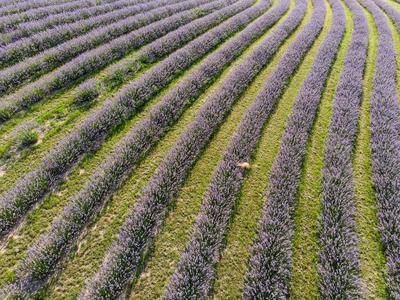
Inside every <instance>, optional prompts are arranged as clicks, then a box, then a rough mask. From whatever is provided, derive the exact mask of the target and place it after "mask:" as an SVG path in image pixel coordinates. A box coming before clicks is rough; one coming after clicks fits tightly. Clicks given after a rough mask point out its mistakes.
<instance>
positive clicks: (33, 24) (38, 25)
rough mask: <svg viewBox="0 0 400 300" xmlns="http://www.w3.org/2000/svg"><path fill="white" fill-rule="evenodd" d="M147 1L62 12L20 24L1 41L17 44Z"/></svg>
mask: <svg viewBox="0 0 400 300" xmlns="http://www.w3.org/2000/svg"><path fill="white" fill-rule="evenodd" d="M143 1H145V0H138V1H133V0H119V1H115V2H113V3H104V4H102V5H98V6H94V7H88V8H86V7H85V8H82V9H78V10H76V11H72V12H62V13H59V14H55V15H50V16H47V17H46V18H43V19H41V20H33V21H28V22H24V23H20V24H18V25H17V26H16V27H15V29H14V30H11V31H8V32H6V33H3V34H1V35H0V41H1V42H2V43H4V44H8V43H11V42H15V41H17V40H19V39H21V38H24V37H29V36H31V35H33V34H35V33H37V32H40V31H44V30H48V29H50V28H54V27H55V26H58V25H62V24H67V23H74V22H77V21H79V20H82V19H86V18H90V17H93V16H98V15H103V14H106V13H109V12H112V11H113V10H117V9H118V10H119V9H122V8H124V7H128V6H133V5H137V4H139V3H141V2H143Z"/></svg>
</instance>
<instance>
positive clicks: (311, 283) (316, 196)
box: [291, 4, 353, 299]
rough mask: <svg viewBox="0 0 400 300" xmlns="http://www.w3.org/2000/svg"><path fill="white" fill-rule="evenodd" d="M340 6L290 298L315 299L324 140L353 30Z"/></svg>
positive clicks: (309, 162)
mask: <svg viewBox="0 0 400 300" xmlns="http://www.w3.org/2000/svg"><path fill="white" fill-rule="evenodd" d="M343 6H344V8H345V14H346V31H345V33H344V37H343V40H342V41H341V44H340V48H339V51H338V53H337V56H336V60H335V62H334V64H333V66H332V69H331V73H330V75H329V78H328V80H327V83H326V87H325V89H324V92H323V94H322V98H321V103H320V105H319V108H318V111H317V115H316V118H315V122H314V125H313V127H312V130H311V133H310V138H309V140H308V145H307V152H306V156H305V160H304V165H303V172H302V176H301V180H300V185H299V193H298V202H297V207H296V210H295V214H294V222H295V233H294V238H293V269H292V272H293V273H292V283H291V295H292V297H293V299H316V298H318V273H317V265H318V251H319V248H318V230H319V216H320V213H321V193H322V168H323V165H324V149H325V140H326V137H327V135H328V128H329V124H330V120H331V115H332V104H333V97H334V94H335V90H336V86H337V84H338V82H339V79H340V74H341V72H342V69H343V65H344V59H345V56H346V54H347V49H348V46H349V44H350V42H351V38H352V32H353V20H352V14H351V12H350V10H349V9H348V8H347V6H346V5H345V4H343Z"/></svg>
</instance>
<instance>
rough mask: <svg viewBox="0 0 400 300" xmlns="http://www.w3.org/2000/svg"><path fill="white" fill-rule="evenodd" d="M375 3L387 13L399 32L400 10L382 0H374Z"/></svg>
mask: <svg viewBox="0 0 400 300" xmlns="http://www.w3.org/2000/svg"><path fill="white" fill-rule="evenodd" d="M375 3H376V4H378V6H379V7H380V8H382V9H383V10H384V11H385V12H386V13H387V14H388V15H389V17H390V18H391V19H392V21H393V23H394V24H395V26H396V28H397V31H398V32H399V33H400V11H398V10H397V9H395V8H394V7H393V6H392V5H390V4H389V3H387V2H386V1H383V0H375Z"/></svg>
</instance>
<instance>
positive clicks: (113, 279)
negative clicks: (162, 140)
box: [81, 1, 307, 299]
mask: <svg viewBox="0 0 400 300" xmlns="http://www.w3.org/2000/svg"><path fill="white" fill-rule="evenodd" d="M305 2H306V1H304V2H302V1H299V2H297V5H296V7H295V8H294V10H293V11H292V12H291V14H290V16H289V17H288V18H287V19H285V20H284V21H283V22H282V23H280V24H279V25H278V26H277V28H276V29H274V30H273V31H272V32H271V33H270V34H269V35H268V37H267V38H266V39H265V40H264V41H263V42H262V43H261V44H260V45H259V46H257V48H256V49H255V50H254V51H253V53H251V55H250V56H249V57H248V58H247V59H246V60H245V61H244V62H242V63H241V64H240V65H238V66H237V67H236V68H235V69H234V71H233V72H232V73H230V74H229V75H228V77H227V78H226V80H224V81H223V82H222V84H221V86H220V88H219V89H218V90H217V91H216V92H215V93H214V94H213V95H211V96H210V97H209V98H208V99H207V101H206V103H205V105H204V106H203V107H202V108H201V109H200V111H199V113H198V114H197V117H196V119H195V120H194V121H193V122H192V123H191V124H190V125H189V127H188V129H187V130H186V131H185V132H184V133H183V134H182V135H181V137H180V138H179V139H178V140H177V142H176V143H175V144H174V146H173V147H172V149H171V150H170V151H169V152H168V153H167V155H166V156H165V157H164V159H163V160H162V162H161V164H160V166H159V167H158V168H157V170H156V172H155V174H154V175H153V176H152V178H151V179H150V181H149V184H148V185H147V186H146V188H145V189H144V191H143V196H142V197H140V198H139V199H138V201H137V204H136V205H135V206H134V207H133V209H132V210H131V211H130V212H129V213H128V217H127V218H126V220H125V222H124V224H123V225H122V228H121V231H120V233H119V236H118V237H117V239H116V241H115V242H114V243H113V245H112V247H111V248H110V249H109V251H108V252H107V254H106V257H105V259H104V261H103V263H102V265H101V267H100V269H99V271H98V272H97V273H96V274H95V276H94V277H93V278H92V279H91V280H90V281H88V286H87V288H85V289H84V291H83V292H82V294H81V299H100V298H101V299H104V298H108V297H110V298H117V297H119V296H120V294H121V293H122V292H123V290H124V289H125V287H126V285H127V283H128V281H129V280H130V279H131V278H132V276H133V275H134V274H135V272H136V271H137V270H138V266H139V264H140V259H141V257H142V254H143V252H144V251H145V249H146V248H147V247H148V246H149V244H150V242H151V240H152V239H153V238H154V237H155V234H156V232H157V231H158V229H159V227H160V226H161V224H162V222H163V220H164V218H165V215H166V214H167V211H168V206H169V204H170V203H171V201H172V199H173V197H174V196H175V195H176V193H177V192H178V191H179V189H180V188H181V186H182V185H183V183H184V181H185V178H186V177H187V175H188V173H189V172H190V170H191V169H192V167H193V165H194V164H195V162H196V160H197V158H198V157H199V155H200V154H201V152H202V150H203V149H204V147H206V145H207V144H208V142H209V141H210V139H211V138H212V136H213V134H214V133H215V132H216V130H217V129H218V127H219V126H220V125H221V123H222V122H223V121H224V119H225V117H226V116H227V114H228V113H229V111H230V109H231V108H232V106H233V105H234V103H235V102H236V101H237V100H238V98H239V97H240V95H241V94H242V93H243V91H244V90H245V89H246V87H248V86H249V84H250V83H251V82H252V80H253V79H254V77H255V76H256V75H257V74H258V73H259V72H260V71H261V70H262V68H263V67H265V65H266V64H267V63H268V62H269V60H270V58H271V57H272V55H273V54H274V53H275V52H276V51H277V49H278V48H279V46H280V45H281V44H282V43H283V41H284V40H285V39H286V38H287V37H288V35H289V34H290V33H291V32H292V31H293V30H294V29H295V28H296V27H297V25H298V24H299V23H300V21H301V19H302V17H303V16H304V13H305V10H306V8H307V6H306V4H305ZM276 17H277V19H278V18H279V17H280V16H276Z"/></svg>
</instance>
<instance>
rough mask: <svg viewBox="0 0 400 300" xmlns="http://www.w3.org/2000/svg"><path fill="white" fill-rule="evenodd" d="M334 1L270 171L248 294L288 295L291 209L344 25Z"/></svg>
mask: <svg viewBox="0 0 400 300" xmlns="http://www.w3.org/2000/svg"><path fill="white" fill-rule="evenodd" d="M330 3H331V6H332V9H333V21H332V26H331V28H330V30H329V33H328V35H327V37H326V39H325V40H324V42H323V43H322V45H321V47H320V48H319V50H318V53H317V56H316V58H315V60H314V63H313V66H312V68H311V70H310V72H309V74H308V75H307V77H306V79H305V80H304V82H303V84H302V86H301V88H300V91H299V93H298V95H297V98H296V101H295V103H294V106H293V109H292V113H291V115H290V116H289V118H288V120H287V122H286V128H285V132H284V134H283V137H282V141H281V145H280V150H279V153H278V155H277V157H276V158H275V161H274V164H273V167H272V170H271V175H270V178H269V183H268V190H267V193H266V199H267V201H266V203H265V206H264V211H263V214H262V217H261V219H260V221H259V227H258V232H257V237H256V240H255V243H254V246H253V249H252V256H251V259H250V266H249V270H248V272H247V274H246V277H245V286H244V292H243V298H244V299H286V298H288V297H289V291H290V279H291V264H292V249H291V248H292V245H291V240H292V236H293V231H294V228H293V227H294V224H293V212H294V209H295V205H296V196H297V191H298V186H299V181H300V174H301V168H302V164H303V160H304V157H305V153H306V148H307V140H308V135H309V132H310V130H311V127H312V125H313V123H314V120H315V116H316V112H317V109H318V106H319V103H320V100H321V96H322V93H323V91H324V87H325V82H326V80H327V78H328V76H329V72H330V69H331V65H332V64H333V62H334V60H335V57H336V53H337V51H338V48H339V45H340V42H341V40H342V37H343V34H344V30H345V14H344V9H343V6H342V4H341V3H340V1H338V0H332V1H330ZM320 26H321V25H320Z"/></svg>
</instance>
